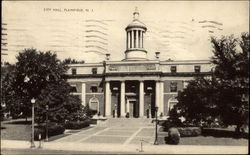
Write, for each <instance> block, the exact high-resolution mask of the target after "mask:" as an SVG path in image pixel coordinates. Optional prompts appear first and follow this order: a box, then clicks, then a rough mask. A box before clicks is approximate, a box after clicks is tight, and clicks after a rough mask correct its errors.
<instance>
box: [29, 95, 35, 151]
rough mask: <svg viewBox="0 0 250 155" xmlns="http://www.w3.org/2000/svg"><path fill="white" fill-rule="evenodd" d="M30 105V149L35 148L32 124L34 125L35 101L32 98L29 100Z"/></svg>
mask: <svg viewBox="0 0 250 155" xmlns="http://www.w3.org/2000/svg"><path fill="white" fill-rule="evenodd" d="M31 103H32V126H31V128H32V129H31V130H32V133H31V145H30V148H35V147H36V146H35V143H34V124H35V106H34V105H35V103H36V100H35V99H34V98H32V99H31Z"/></svg>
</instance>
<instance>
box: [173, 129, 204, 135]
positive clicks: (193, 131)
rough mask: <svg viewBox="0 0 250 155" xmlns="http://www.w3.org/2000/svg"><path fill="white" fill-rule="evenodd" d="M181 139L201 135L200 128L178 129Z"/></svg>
mask: <svg viewBox="0 0 250 155" xmlns="http://www.w3.org/2000/svg"><path fill="white" fill-rule="evenodd" d="M177 129H178V131H179V133H180V136H181V137H195V136H199V135H201V128H200V127H185V128H181V127H179V128H177Z"/></svg>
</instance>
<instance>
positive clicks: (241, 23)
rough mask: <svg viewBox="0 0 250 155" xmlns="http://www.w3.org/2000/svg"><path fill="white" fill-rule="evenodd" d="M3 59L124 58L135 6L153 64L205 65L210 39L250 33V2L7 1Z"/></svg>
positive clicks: (210, 50) (149, 57)
mask: <svg viewBox="0 0 250 155" xmlns="http://www.w3.org/2000/svg"><path fill="white" fill-rule="evenodd" d="M2 4H3V5H2V22H3V23H4V24H5V25H3V24H2V27H4V29H5V31H2V35H3V34H7V35H5V36H3V38H5V40H4V42H6V43H7V44H5V45H6V46H5V47H2V49H3V48H5V49H7V51H6V50H4V51H3V50H1V52H3V53H6V54H7V55H2V60H4V61H8V62H11V63H14V62H16V56H17V55H18V52H20V51H22V50H23V49H24V48H31V47H32V48H36V49H38V50H40V51H48V50H50V51H53V52H56V53H57V55H58V58H59V59H61V60H63V59H65V58H69V57H70V58H74V59H76V60H85V61H86V62H101V61H103V60H104V59H105V54H106V53H110V54H111V60H122V59H124V56H125V55H124V51H125V50H126V32H125V28H126V26H127V25H128V24H129V23H130V22H132V19H133V12H134V10H135V7H137V8H138V11H139V13H140V17H139V19H140V21H142V22H143V23H144V24H145V25H146V26H147V29H148V30H147V32H146V35H145V38H144V41H145V42H144V45H145V49H146V50H147V51H148V59H154V53H155V52H156V51H158V52H161V55H160V59H161V60H167V59H169V58H171V59H173V60H204V59H209V58H210V57H211V56H212V47H211V43H210V37H211V36H214V37H217V38H220V37H221V36H222V35H230V34H234V35H235V36H236V37H239V35H240V34H241V33H242V32H248V31H249V2H248V1H155V2H153V1H120V2H115V1H94V2H92V1H52V2H51V1H45V2H44V1H3V3H2Z"/></svg>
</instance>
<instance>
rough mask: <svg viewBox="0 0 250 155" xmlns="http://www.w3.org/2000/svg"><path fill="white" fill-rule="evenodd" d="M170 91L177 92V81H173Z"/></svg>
mask: <svg viewBox="0 0 250 155" xmlns="http://www.w3.org/2000/svg"><path fill="white" fill-rule="evenodd" d="M170 92H177V83H176V82H171V84H170Z"/></svg>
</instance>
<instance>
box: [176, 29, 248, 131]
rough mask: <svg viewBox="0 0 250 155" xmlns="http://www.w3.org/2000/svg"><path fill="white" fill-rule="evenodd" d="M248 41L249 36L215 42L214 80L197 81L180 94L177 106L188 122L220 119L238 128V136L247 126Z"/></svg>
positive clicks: (244, 34) (202, 79)
mask: <svg viewBox="0 0 250 155" xmlns="http://www.w3.org/2000/svg"><path fill="white" fill-rule="evenodd" d="M249 41H250V37H249V34H248V33H243V34H242V36H241V39H235V38H234V37H233V36H229V37H222V38H221V39H216V38H212V40H211V42H212V45H213V48H214V50H213V53H214V56H213V57H212V63H213V64H214V65H215V68H214V72H213V74H212V75H211V78H210V79H209V78H204V77H199V78H196V79H195V80H192V81H190V83H189V85H188V86H187V88H186V89H184V91H183V92H181V93H179V94H178V100H179V103H178V104H177V106H178V107H179V108H180V109H181V110H182V113H183V115H185V117H187V119H189V120H193V121H201V120H202V121H204V120H205V121H207V118H219V119H221V121H222V122H223V123H224V124H225V125H236V126H237V128H236V131H237V132H239V131H240V128H241V127H242V126H243V125H244V124H247V125H248V113H249V111H248V108H249V100H248V98H249V95H248V93H249V79H248V78H249V71H248V70H249Z"/></svg>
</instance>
